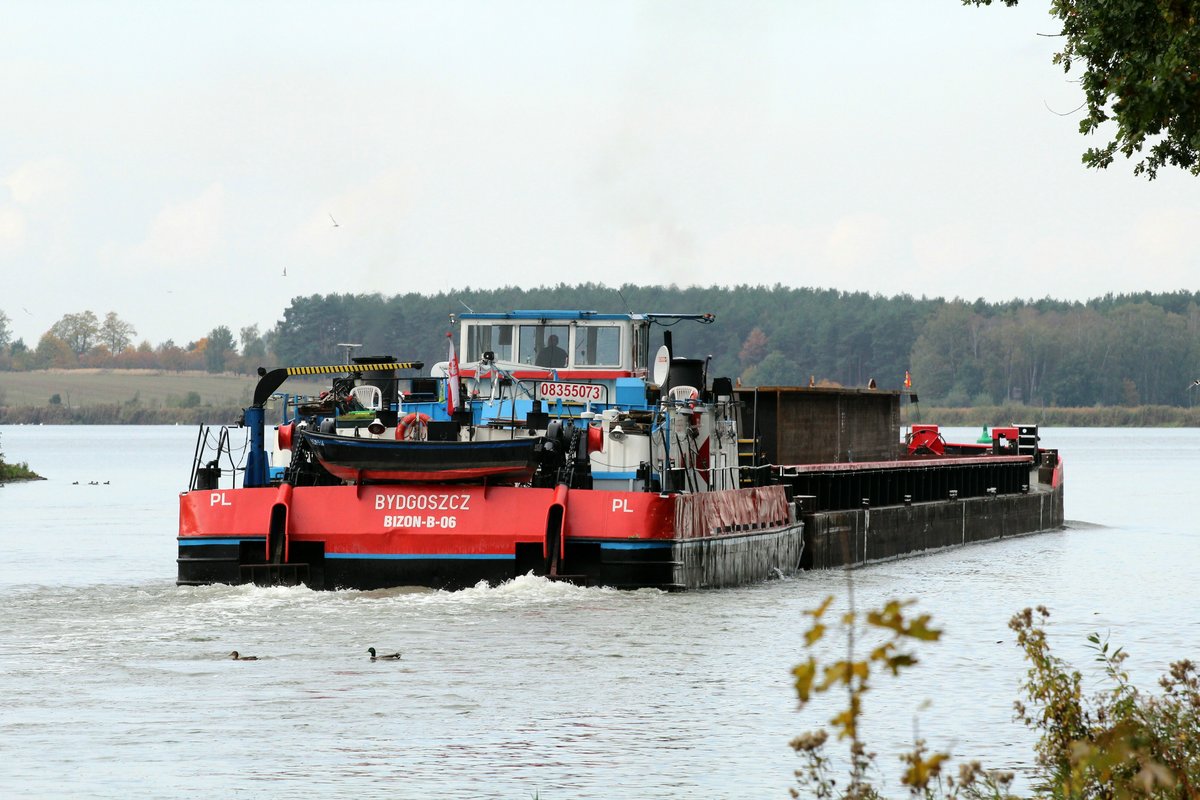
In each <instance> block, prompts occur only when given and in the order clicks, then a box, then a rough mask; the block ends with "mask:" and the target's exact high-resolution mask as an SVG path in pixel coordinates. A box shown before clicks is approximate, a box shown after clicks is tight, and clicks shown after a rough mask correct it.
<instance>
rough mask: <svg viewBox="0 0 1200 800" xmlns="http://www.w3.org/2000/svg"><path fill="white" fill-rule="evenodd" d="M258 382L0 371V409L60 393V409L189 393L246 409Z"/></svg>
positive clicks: (163, 400) (305, 388)
mask: <svg viewBox="0 0 1200 800" xmlns="http://www.w3.org/2000/svg"><path fill="white" fill-rule="evenodd" d="M257 380H258V379H257V378H256V377H254V376H250V375H229V374H221V375H213V374H210V373H207V372H167V371H165V370H140V369H129V370H120V369H70V370H67V369H50V370H38V371H35V372H0V406H44V405H48V404H49V403H50V397H51V396H52V395H55V394H57V395H58V396H59V398H60V399H61V401H62V405H63V406H65V407H70V408H81V407H84V406H89V405H110V404H114V403H127V402H129V401H131V400H134V399H135V398H136V399H137V401H138V403H140V404H141V405H142V406H146V407H149V408H156V407H157V408H165V407H168V406H177V405H179V404H180V403H181V401H183V399H184V398H186V397H187V395H188V393H189V392H196V393H197V394H198V395H200V404H201V405H205V406H246V405H249V404H250V396H251V393H252V392H253V391H254V385H255V383H256V382H257ZM328 386H329V384H328V382H327V381H325V380H302V379H298V378H290V379H289V380H288V381H287V382H286V383H285V384H284V385H283V389H285V390H287V391H290V392H293V393H300V394H316V393H318V392H320V391H321V390H322V389H326V388H328Z"/></svg>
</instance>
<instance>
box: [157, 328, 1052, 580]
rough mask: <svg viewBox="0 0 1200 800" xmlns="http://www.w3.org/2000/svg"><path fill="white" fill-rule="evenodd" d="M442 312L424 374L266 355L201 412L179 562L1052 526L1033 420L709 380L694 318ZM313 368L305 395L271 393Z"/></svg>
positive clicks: (750, 574) (287, 570)
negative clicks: (226, 421)
mask: <svg viewBox="0 0 1200 800" xmlns="http://www.w3.org/2000/svg"><path fill="white" fill-rule="evenodd" d="M456 321H457V322H458V324H459V326H460V327H459V345H458V347H457V349H456V348H455V347H454V345H453V344H450V346H449V348H448V356H449V358H448V360H447V361H445V362H441V363H438V364H435V365H433V366H432V368H431V369H430V370H429V373H428V374H422V371H423V370H424V364H423V363H422V362H417V361H399V360H396V359H394V358H391V357H388V356H372V357H360V358H353V359H347V363H342V364H333V365H324V366H296V367H287V368H279V369H274V370H271V371H267V370H264V369H260V370H259V381H258V384H257V386H256V387H255V391H254V396H253V400H252V402H251V404H250V406H248V407H247V408H246V409H245V410H244V412H243V416H242V419H241V420H240V421H239V422H238V424H237V425H236V426H201V428H200V431H199V433H198V436H197V442H196V449H195V455H194V459H193V467H192V472H191V478H190V481H189V486H188V490H187V491H185V492H182V493H181V494H180V498H179V503H180V506H179V534H178V545H179V557H178V577H177V583H178V584H180V585H201V584H210V583H228V584H239V583H255V584H261V585H278V584H283V585H297V584H305V585H307V586H310V587H312V588H316V589H338V588H347V589H378V588H387V587H395V586H405V585H414V586H427V587H434V588H445V589H456V588H463V587H468V586H473V585H476V584H478V583H479V582H481V581H486V582H488V583H490V584H498V583H501V582H503V581H506V580H511V579H512V578H514V577H516V576H519V575H524V574H528V573H533V574H537V575H544V576H547V577H549V578H552V579H557V580H570V581H573V582H576V583H581V584H589V585H605V586H612V587H617V588H626V589H635V588H658V589H664V590H684V589H700V588H720V587H728V586H735V585H740V584H746V583H751V582H757V581H762V580H765V579H768V578H771V577H774V576H780V575H788V574H792V573H795V572H797V571H798V570H802V569H805V568H815V567H817V568H819V567H831V566H840V565H844V564H859V563H868V562H870V561H875V560H880V559H886V558H894V557H897V556H900V555H904V554H906V553H909V552H914V551H919V550H927V549H936V548H939V547H946V546H951V545H956V544H964V543H966V542H968V541H982V540H987V539H993V538H1000V537H1002V536H1010V535H1019V534H1025V533H1032V532H1035V531H1039V530H1048V529H1052V528H1055V527H1061V525H1062V491H1063V487H1062V461H1061V459H1060V458H1059V457H1058V454H1057V452H1056V451H1053V450H1044V449H1042V448H1041V447H1040V446H1039V445H1038V435H1037V429H1036V426H1027V425H1026V426H1012V427H1011V428H994V429H993V438H992V440H991V441H990V442H984V443H980V442H974V443H969V444H950V443H947V442H946V441H945V440H944V438H943V437H942V435H941V433H940V431H939V429H938V428H937V426H934V425H922V426H917V425H913V426H912V428H911V430H909V431H908V432H907V433H906V434H903V435H902V433H901V429H900V426H899V420H900V413H899V409H900V403H901V399H902V398H903V399H906V400H908V401H910V402H915V400H916V395H915V394H912V393H911V392H906V391H900V390H896V391H886V390H878V389H874V388H871V389H863V390H860V389H841V388H837V389H828V388H823V387H755V388H752V389H751V388H743V387H738V386H735V385H734V383H733V381H731V380H730V379H728V378H721V377H716V378H710V377H709V375H708V367H709V361H707V360H701V359H694V358H685V357H679V356H676V355H675V352H674V343H673V341H672V330H671V328H672V327H673V326H675V325H677V324H678V323H681V322H685V323H691V324H698V325H707V324H711V323H713V322H714V317H713V315H711V314H654V313H646V314H635V313H628V314H606V313H597V312H591V311H549V310H534V311H514V312H507V313H494V314H491V313H474V312H472V313H467V314H462V315H460V316H459V318H458V319H457V320H456ZM659 326H661V327H662V328H663V335H662V344H661V346H659V347H658V348H657V349H656V350H655V351H654V352H651V339H652V334H653V333H654V331H655V329H656V327H659ZM559 343H562V344H563V345H565V347H559V346H558V345H559ZM317 375H325V376H329V377H330V379H331V384H330V388H329V390H327V391H326V392H323V393H322V394H321V395H320V396H318V397H299V396H295V395H291V394H289V393H286V392H283V391H281V389H282V388H283V386H284V384H285V382H286V381H287V379H288V378H289V377H294V376H305V377H309V376H317ZM268 408H271V409H272V412H273V413H278V414H279V421H278V424H275V425H273V426H268V424H267V421H266V416H267V411H268ZM241 437H244V439H245V442H246V444H245V446H244V448H243V449H241V450H239V447H240V445H238V444H235V441H236V440H239V439H240V438H241ZM238 452H241V453H242V454H243V455H242V457H241V458H240V461H239V459H238V458H237V457H235V453H238Z"/></svg>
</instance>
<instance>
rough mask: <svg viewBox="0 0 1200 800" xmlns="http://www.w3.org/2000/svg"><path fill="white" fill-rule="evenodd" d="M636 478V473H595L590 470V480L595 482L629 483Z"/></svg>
mask: <svg viewBox="0 0 1200 800" xmlns="http://www.w3.org/2000/svg"><path fill="white" fill-rule="evenodd" d="M636 477H637V472H636V471H635V472H597V471H595V470H592V480H597V481H631V480H633V479H634V478H636Z"/></svg>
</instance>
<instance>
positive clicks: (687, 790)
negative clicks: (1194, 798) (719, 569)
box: [0, 426, 1200, 800]
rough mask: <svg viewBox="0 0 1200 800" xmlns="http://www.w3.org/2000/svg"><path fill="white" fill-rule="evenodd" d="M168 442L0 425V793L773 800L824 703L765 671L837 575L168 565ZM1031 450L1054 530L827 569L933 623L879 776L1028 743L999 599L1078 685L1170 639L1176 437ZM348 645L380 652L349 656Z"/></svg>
mask: <svg viewBox="0 0 1200 800" xmlns="http://www.w3.org/2000/svg"><path fill="white" fill-rule="evenodd" d="M976 435H978V431H977V430H974V429H970V430H962V431H958V432H953V433H952V435H951V436H950V437H949V438H957V439H960V440H961V439H967V440H973V439H974V437H975V436H976ZM194 441H195V429H193V428H190V427H188V428H181V427H140V428H134V427H11V426H9V427H5V428H3V429H0V443H2V445H3V448H4V451H5V452H6V454H7V456H8V458H9V460H16V461H28V462H29V463H30V465H31V466H32V467H34V468H35V469H36V470H37V471H38V472H40V473H42V474H43V475H45V476H46V477H48V478H49V479H50V480H48V481H41V482H36V483H28V484H10V485H8V486H5V487H3V488H2V489H0V546H2V552H3V554H4V555H3V558H2V559H0V609H3V614H2V615H0V696H3V697H4V698H5V700H4V703H3V704H2V706H0V752H2V753H3V754H4V757H3V759H2V760H0V796H4V797H48V796H51V795H54V796H61V795H64V794H66V795H70V794H76V795H81V796H86V797H126V796H131V795H136V796H139V797H172V798H173V797H182V796H192V795H196V794H200V793H204V794H217V795H227V796H234V797H240V796H245V797H249V796H267V797H310V796H322V795H325V796H351V795H369V794H372V793H379V792H387V793H388V795H389V796H391V797H399V798H407V797H414V798H427V797H456V798H457V797H473V798H529V797H532V796H537V797H539V798H541V799H542V800H554V799H556V798H612V797H632V796H638V797H655V798H683V797H689V798H690V797H705V798H746V797H755V798H759V797H786V796H787V790H788V787H789V786H791V785H793V778H792V772H793V770H794V769H796V767H797V766H799V764H798V760H797V757H796V756H795V754H794V753H793V752H792V751H791V749H790V748H789V747H788V741H789V740H790V739H791V738H792V737H793V736H795V735H796V734H798V733H800V732H802V731H804V730H808V729H812V728H815V727H817V726H820V725H822V724H823V723H824V722H825V720H826V719H827V718H828V717H829V716H831V714H832V713H833V711H834V710H835V706H834V704H833V703H830V702H825V701H821V702H818V703H814V704H813V706H811V707H810V708H808V709H805V710H804V711H803V712H799V711H797V709H796V702H795V695H794V692H793V690H792V688H791V683H790V674H789V673H790V669H791V667H792V666H794V665H795V664H796V663H798V662H799V661H800V660H801V659H802V658H803V657H804V656H805V654H806V651H805V649H804V647H803V640H802V635H803V631H804V629H805V627H806V626H805V624H804V623H805V619H806V618H805V617H804V616H803V614H802V611H803V610H805V609H808V608H812V607H813V606H815V605H816V604H817V603H818V602H819V601H820V600H821V598H823V597H824V596H825V595H826V594H830V593H832V594H835V595H837V597H838V600H837V607H842V608H844V603H845V597H846V591H845V590H846V576H845V575H844V574H843V573H841V572H821V573H811V574H805V575H801V576H799V577H796V578H792V579H784V580H775V581H770V582H767V583H764V584H760V585H756V586H750V587H745V588H741V589H736V590H723V591H711V592H694V593H687V594H664V593H660V592H656V591H641V592H616V591H612V590H608V589H597V588H579V587H574V586H570V585H563V584H551V583H548V582H546V581H542V580H539V579H533V578H523V579H520V580H517V581H515V582H513V583H510V584H506V585H503V586H499V587H476V588H473V589H469V590H466V591H461V592H453V593H450V592H434V591H425V590H392V591H382V592H325V593H316V592H310V591H308V590H307V589H303V588H298V589H263V588H255V587H225V586H209V587H199V588H178V587H176V586H175V585H174V578H175V556H176V551H175V540H174V535H175V528H176V504H175V498H176V495H177V493H178V492H179V490H180V489H181V488H182V487H183V485H184V483H185V482H186V480H187V474H188V470H189V468H190V462H191V454H192V448H193V445H194ZM1043 444H1044V445H1046V446H1049V447H1058V448H1060V449H1061V451H1062V453H1063V456H1064V460H1065V464H1066V470H1067V494H1066V512H1067V518H1068V519H1069V520H1071V523H1070V525H1069V527H1068V530H1066V531H1063V532H1057V533H1050V534H1042V535H1038V536H1030V537H1024V538H1019V539H1013V540H1008V541H1003V542H997V543H991V544H983V545H976V546H970V547H966V548H960V549H956V550H952V551H947V552H943V553H937V554H931V555H926V556H921V557H917V558H910V559H906V560H901V561H894V562H890V563H885V564H878V565H874V566H870V567H867V568H864V569H860V570H857V571H855V572H854V573H853V581H854V588H855V593H856V596H857V600H858V604H859V606H860V608H865V607H867V606H870V605H872V604H876V605H877V604H879V603H880V602H882V601H883V600H885V599H888V598H893V597H900V598H916V599H918V600H919V602H918V605H917V606H916V609H915V610H916V611H918V612H922V613H930V614H932V615H933V617H934V621H935V623H936V624H940V625H941V626H942V627H944V628H945V630H946V633H945V635H944V637H943V640H942V641H941V642H939V643H936V644H932V645H924V646H921V649H920V650H919V651H918V655H919V656H920V658H921V661H922V663H921V665H920V666H918V667H917V668H915V669H913V670H911V671H910V672H908V673H906V674H904V675H902V676H901V677H900V678H899V679H893V678H891V677H890V676H880V677H879V678H877V679H876V681H875V685H874V688H873V690H872V691H871V692H870V693H869V694H868V695H867V697H866V707H867V717H866V721H865V725H864V729H865V736H866V738H867V740H868V742H869V744H870V746H871V749H873V750H875V751H876V752H878V753H880V758H879V761H880V767H881V770H882V772H883V773H884V775H885V780H886V781H887V782H888V784H889V785H890V786H891V787H892V789H893V793H894V794H896V795H897V796H899V795H900V794H901V790H900V789H899V788H898V787H896V784H895V778H896V776H898V774H899V772H900V768H899V763H898V761H896V760H895V754H896V753H897V752H899V750H900V749H902V748H903V747H905V746H907V745H908V744H909V743H910V742H911V741H912V739H913V737H914V735H920V736H922V737H924V738H926V739H927V740H929V742H930V744H931V745H933V746H935V747H937V748H949V749H951V750H952V751H953V753H954V755H955V756H956V757H962V758H978V759H981V760H982V761H984V762H985V764H987V765H989V766H992V767H998V768H1007V769H1017V770H1021V769H1023V768H1024V767H1026V766H1027V765H1028V763H1029V760H1030V753H1031V750H1030V744H1031V742H1032V737H1031V735H1030V733H1029V732H1027V731H1025V729H1024V728H1022V727H1021V726H1020V725H1019V724H1018V723H1015V722H1014V721H1013V720H1012V710H1011V708H1012V701H1013V699H1014V698H1015V697H1016V696H1017V686H1018V683H1019V681H1020V678H1021V676H1022V675H1023V673H1024V664H1023V662H1022V660H1021V654H1020V652H1019V651H1018V650H1017V649H1016V647H1015V646H1014V645H1013V643H1012V638H1013V637H1012V634H1011V632H1010V631H1008V629H1007V628H1006V623H1007V620H1008V618H1009V616H1010V615H1011V614H1012V613H1013V612H1015V611H1018V610H1019V609H1021V608H1023V607H1025V606H1030V605H1036V604H1045V605H1046V606H1048V607H1049V608H1050V609H1051V611H1052V614H1053V616H1052V618H1051V620H1052V624H1051V627H1050V635H1051V639H1052V643H1053V645H1054V647H1055V650H1056V652H1057V653H1059V654H1060V655H1062V656H1064V657H1066V658H1068V659H1070V660H1071V661H1073V662H1074V663H1075V664H1076V665H1077V666H1079V667H1080V668H1083V669H1084V670H1085V675H1086V676H1087V683H1088V686H1089V688H1092V689H1097V688H1100V687H1101V685H1102V684H1101V683H1100V678H1099V675H1098V673H1097V672H1096V671H1095V668H1094V666H1093V664H1092V662H1091V653H1090V651H1088V649H1087V648H1086V642H1085V641H1084V637H1085V636H1086V635H1087V634H1088V633H1090V632H1092V631H1098V632H1100V633H1101V634H1106V633H1107V634H1109V635H1111V637H1112V640H1113V641H1114V642H1116V643H1119V644H1121V645H1124V646H1125V647H1126V649H1127V650H1129V652H1130V653H1131V658H1130V661H1129V662H1127V666H1128V667H1129V668H1130V672H1131V674H1132V677H1133V679H1134V681H1135V682H1137V683H1138V684H1139V685H1140V686H1142V687H1144V688H1146V689H1152V688H1154V682H1155V680H1156V678H1157V676H1158V675H1159V674H1161V673H1162V672H1163V671H1165V669H1166V667H1167V665H1168V664H1169V663H1170V662H1171V661H1173V660H1176V659H1178V658H1183V657H1190V658H1193V659H1195V658H1197V656H1200V653H1198V652H1197V642H1200V619H1198V618H1197V616H1196V614H1195V608H1196V601H1195V595H1194V592H1193V589H1192V586H1193V583H1194V578H1193V574H1192V572H1193V565H1194V564H1196V563H1198V558H1200V535H1198V532H1197V525H1196V523H1195V522H1194V520H1193V518H1192V517H1191V514H1190V510H1191V507H1190V504H1189V503H1187V499H1188V498H1189V496H1190V495H1191V494H1192V493H1193V491H1194V488H1195V487H1196V486H1197V480H1196V478H1197V466H1196V465H1197V463H1198V462H1197V455H1198V454H1200V431H1196V430H1084V429H1060V430H1054V429H1049V430H1046V431H1043ZM76 481H78V485H76V484H75V482H76ZM92 481H95V482H96V484H97V485H89V483H90V482H92ZM106 482H107V483H106ZM369 646H374V647H376V648H379V649H380V650H386V651H391V650H393V649H400V650H403V652H404V658H403V660H402V661H400V662H398V663H392V662H377V663H371V662H370V661H369V660H368V658H367V655H366V652H365V651H366V648H367V647H369ZM840 647H841V645H840V643H839V644H838V645H837V647H834V646H833V643H831V644H830V647H829V648H828V649H823V650H822V651H821V655H822V656H823V657H834V656H839V655H841V653H840V650H839V648H840ZM234 649H236V650H239V651H241V652H242V653H245V654H253V655H257V656H259V657H260V659H261V660H259V661H256V662H234V661H231V660H229V659H228V658H227V655H228V653H229V652H230V651H231V650H234Z"/></svg>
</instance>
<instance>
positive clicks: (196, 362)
mask: <svg viewBox="0 0 1200 800" xmlns="http://www.w3.org/2000/svg"><path fill="white" fill-rule="evenodd" d="M10 322H11V321H10V319H9V317H8V315H7V314H5V313H4V311H2V310H0V371H4V370H15V371H27V370H37V369H76V368H82V367H100V368H109V369H165V370H173V371H183V370H207V371H208V372H214V373H216V372H225V371H234V372H250V371H252V370H253V369H255V368H256V367H257V366H258V365H259V364H261V363H262V362H263V361H264V360H265V359H266V358H267V353H268V350H269V334H268V336H263V335H261V334H260V333H259V330H258V326H257V325H251V326H248V327H245V328H242V329H241V331H240V336H239V339H238V340H235V339H234V336H233V332H232V331H231V330H230V329H229V328H228V327H226V326H225V325H218V326H216V327H215V328H213V329H212V330H211V331H210V332H209V334H208V335H207V336H204V337H201V338H200V339H197V340H195V341H191V342H188V343H187V344H185V345H177V344H176V343H175V342H174V340H171V339H168V340H167V341H165V342H162V343H161V344H159V345H157V346H155V345H152V344H150V342H149V341H147V340H143V341H142V342H140V343H138V344H134V337H135V336H137V329H136V328H135V327H134V326H133V325H132V324H131V323H129V322H127V321H125V320H123V319H121V318H120V317H119V316H117V314H116V312H113V311H110V312H108V313H107V314H106V315H105V317H104V320H103V321H101V320H100V318H99V317H97V316H96V314H95V312H92V311H80V312H73V313H69V314H64V315H63V316H62V318H61V319H59V320H58V322H56V323H54V324H53V325H52V326H51V327H50V330H48V331H46V332H45V333H44V334H42V336H41V338H40V339H39V340H38V343H37V345H36V346H35V347H29V346H28V345H27V344H26V343H25V342H24V340H22V339H13V338H12V330H11V327H10ZM239 341H240V343H241V347H240V349H239V347H238V342H239Z"/></svg>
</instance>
